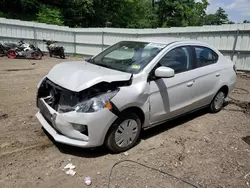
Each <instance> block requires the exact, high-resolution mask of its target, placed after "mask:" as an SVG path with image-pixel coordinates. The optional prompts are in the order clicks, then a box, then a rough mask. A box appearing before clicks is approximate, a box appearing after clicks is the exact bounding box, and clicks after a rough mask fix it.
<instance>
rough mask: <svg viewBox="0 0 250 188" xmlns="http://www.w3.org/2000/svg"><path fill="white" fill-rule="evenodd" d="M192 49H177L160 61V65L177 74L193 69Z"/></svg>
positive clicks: (185, 47)
mask: <svg viewBox="0 0 250 188" xmlns="http://www.w3.org/2000/svg"><path fill="white" fill-rule="evenodd" d="M190 54H191V50H190V47H188V46H184V47H177V48H175V49H173V50H171V51H170V52H168V53H167V54H166V55H165V56H164V57H163V58H162V59H161V60H160V61H159V64H160V65H161V66H164V67H169V68H172V69H174V71H175V74H178V73H181V72H185V71H188V70H190V69H192V63H191V55H190Z"/></svg>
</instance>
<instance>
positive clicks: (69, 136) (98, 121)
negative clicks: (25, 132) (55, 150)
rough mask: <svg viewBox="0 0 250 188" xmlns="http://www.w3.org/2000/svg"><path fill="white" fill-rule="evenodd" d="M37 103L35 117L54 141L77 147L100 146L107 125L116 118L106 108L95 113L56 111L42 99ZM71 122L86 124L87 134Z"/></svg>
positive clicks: (107, 127)
mask: <svg viewBox="0 0 250 188" xmlns="http://www.w3.org/2000/svg"><path fill="white" fill-rule="evenodd" d="M39 103H40V104H39V112H37V114H36V117H37V119H38V120H39V121H40V123H41V124H42V126H43V128H44V129H45V130H46V131H47V132H48V133H49V134H50V135H51V136H52V137H53V138H54V140H55V141H57V142H60V143H64V144H68V145H72V146H77V147H96V146H101V145H102V144H103V143H104V139H105V136H106V133H107V131H108V129H109V127H110V126H111V125H112V123H113V122H114V121H115V119H116V118H117V116H116V115H114V114H113V113H112V112H110V111H109V110H108V109H103V110H101V111H98V112H95V113H77V112H75V111H74V112H68V113H58V112H57V111H55V110H54V109H53V108H51V107H50V106H49V105H48V104H47V103H46V102H45V101H44V100H43V99H39ZM73 124H78V125H85V126H87V129H88V135H85V134H82V133H81V132H79V131H77V130H76V129H74V128H73Z"/></svg>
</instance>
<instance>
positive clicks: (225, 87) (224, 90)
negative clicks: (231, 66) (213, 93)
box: [218, 85, 229, 97]
mask: <svg viewBox="0 0 250 188" xmlns="http://www.w3.org/2000/svg"><path fill="white" fill-rule="evenodd" d="M219 91H223V92H224V93H225V97H227V96H228V94H229V87H228V86H227V85H223V86H222V87H221V88H220V89H219V90H218V92H219Z"/></svg>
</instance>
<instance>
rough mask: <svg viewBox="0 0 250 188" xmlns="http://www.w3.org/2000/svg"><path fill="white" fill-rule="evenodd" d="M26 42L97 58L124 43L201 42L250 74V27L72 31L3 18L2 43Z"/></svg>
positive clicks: (0, 26)
mask: <svg viewBox="0 0 250 188" xmlns="http://www.w3.org/2000/svg"><path fill="white" fill-rule="evenodd" d="M20 39H24V40H26V41H28V42H32V43H33V44H35V45H37V46H38V47H39V48H40V49H41V50H43V51H46V46H45V44H44V43H43V41H42V40H43V39H47V40H56V41H58V42H59V43H60V44H62V45H63V46H64V47H65V51H66V53H70V54H73V53H75V54H83V55H94V54H97V53H99V52H100V51H102V50H103V49H105V48H107V47H108V46H110V45H112V44H114V43H116V42H118V41H121V40H134V39H150V40H155V41H159V42H165V41H166V42H172V41H177V40H189V39H191V40H198V41H202V42H206V43H208V44H211V45H213V46H215V47H216V48H217V49H219V50H220V51H221V52H222V53H223V54H224V55H225V56H227V57H229V58H231V59H232V60H233V61H234V62H235V63H236V65H237V68H238V70H247V71H250V24H232V25H229V24H226V25H221V26H201V27H172V28H157V29H121V28H69V27H63V26H56V25H48V24H43V23H35V22H26V21H20V20H12V19H4V18H0V42H17V41H18V40H20Z"/></svg>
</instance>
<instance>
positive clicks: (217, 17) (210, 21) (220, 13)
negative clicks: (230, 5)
mask: <svg viewBox="0 0 250 188" xmlns="http://www.w3.org/2000/svg"><path fill="white" fill-rule="evenodd" d="M226 23H231V24H232V23H233V22H229V20H228V15H227V14H226V12H225V10H223V9H222V8H221V7H219V9H218V10H217V11H216V13H215V14H209V15H207V16H206V18H205V25H221V24H226Z"/></svg>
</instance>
